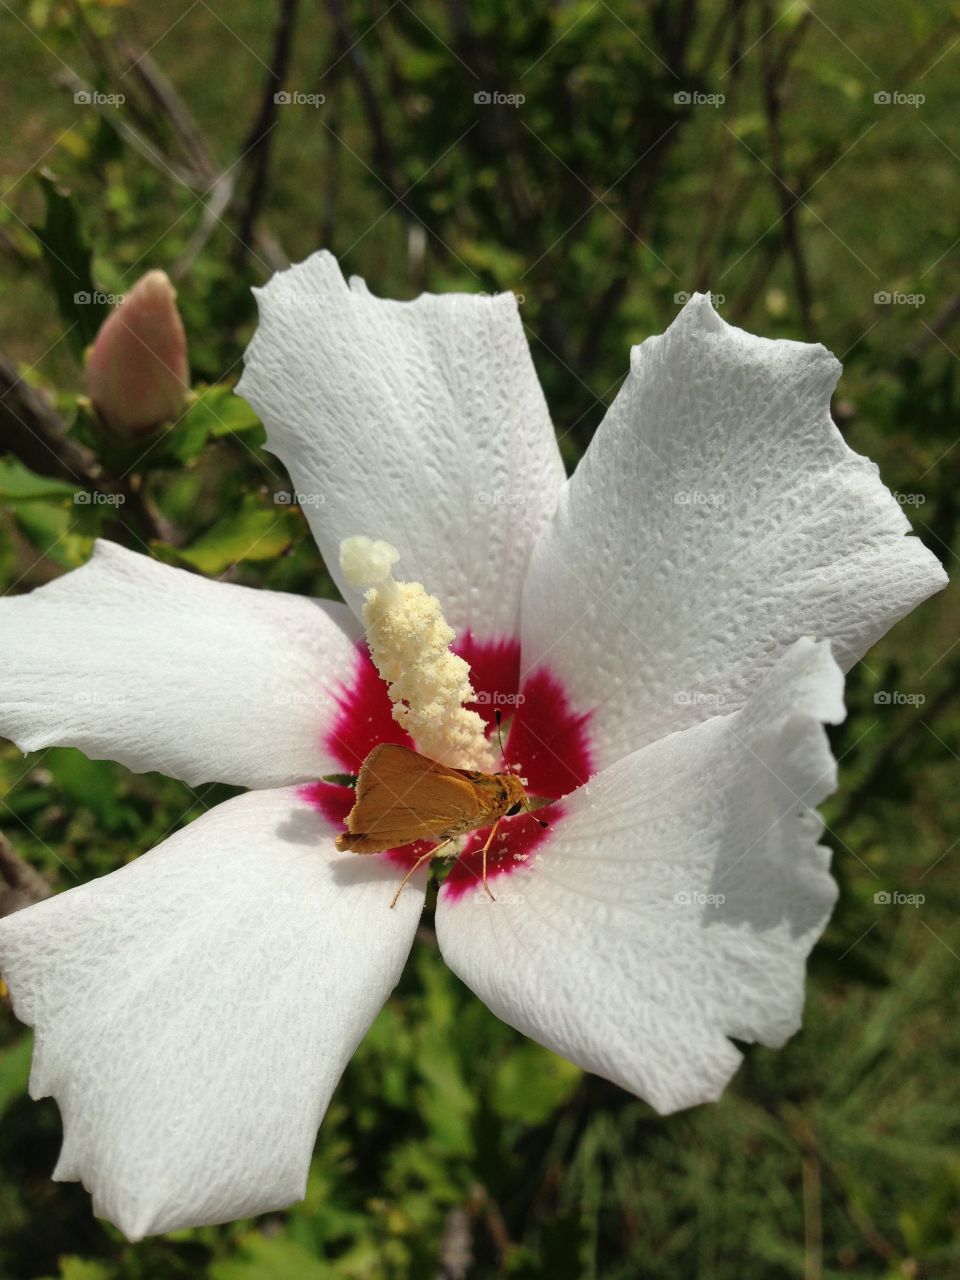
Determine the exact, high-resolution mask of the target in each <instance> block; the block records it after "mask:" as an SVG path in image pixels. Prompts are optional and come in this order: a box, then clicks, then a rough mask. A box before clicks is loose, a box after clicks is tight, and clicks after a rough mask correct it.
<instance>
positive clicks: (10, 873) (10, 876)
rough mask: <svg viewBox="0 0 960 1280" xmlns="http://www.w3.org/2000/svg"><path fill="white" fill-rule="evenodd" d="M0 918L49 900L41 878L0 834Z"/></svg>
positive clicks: (45, 886) (47, 890) (47, 888)
mask: <svg viewBox="0 0 960 1280" xmlns="http://www.w3.org/2000/svg"><path fill="white" fill-rule="evenodd" d="M0 882H2V883H0V916H10V915H13V913H14V911H19V910H20V909H21V908H22V907H31V906H33V904H34V903H35V902H42V901H43V899H44V898H49V897H50V893H51V889H50V886H49V885H48V884H47V882H46V880H44V878H43V876H42V875H41V874H40V872H39V871H37V870H36V869H35V868H34V867H31V866H30V864H29V863H28V862H24V860H23V858H21V857H20V855H19V854H18V853H17V851H16V849H14V847H13V845H12V844H11V843H10V841H9V840H8V839H7V837H6V836H5V835H4V834H3V833H2V832H0Z"/></svg>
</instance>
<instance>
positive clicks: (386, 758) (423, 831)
mask: <svg viewBox="0 0 960 1280" xmlns="http://www.w3.org/2000/svg"><path fill="white" fill-rule="evenodd" d="M480 811H481V807H480V802H479V800H478V798H477V794H476V788H475V787H474V785H473V783H472V782H471V781H470V776H469V774H466V773H463V772H461V771H460V770H459V769H451V768H449V767H448V766H447V765H443V764H438V763H437V761H436V760H430V759H429V758H428V757H427V756H422V755H419V754H418V753H417V752H416V751H410V750H408V749H407V748H406V747H401V746H397V745H396V744H395V743H390V742H383V743H381V744H380V745H379V746H378V747H374V749H373V750H372V751H371V752H370V754H369V755H368V756H367V758H366V760H365V761H364V762H363V764H362V765H361V766H360V774H359V776H358V778H357V798H356V801H355V802H354V806H353V808H352V809H351V810H350V812H349V813H348V814H347V821H346V827H347V833H345V834H344V835H341V836H338V837H337V848H338V849H342V850H351V851H352V852H354V853H380V852H381V851H382V850H384V849H394V848H396V847H397V846H399V845H404V844H410V843H411V842H412V841H414V840H436V839H438V838H439V837H441V836H443V835H446V834H447V833H448V832H450V831H451V830H460V831H469V830H470V828H471V827H472V826H474V825H476V822H477V820H478V818H479V817H480Z"/></svg>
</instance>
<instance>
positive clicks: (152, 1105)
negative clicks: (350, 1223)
mask: <svg viewBox="0 0 960 1280" xmlns="http://www.w3.org/2000/svg"><path fill="white" fill-rule="evenodd" d="M333 835H334V832H333V829H332V827H331V826H330V824H329V823H328V822H327V821H326V820H325V819H323V818H321V817H320V816H319V815H318V814H316V813H315V812H314V811H313V809H311V808H310V806H309V805H308V804H307V803H306V802H305V801H304V800H303V799H301V798H299V797H298V795H297V793H296V792H295V791H294V790H293V789H284V790H278V791H260V792H248V793H247V794H245V795H242V796H238V797H237V798H236V799H234V800H229V801H227V802H226V804H223V805H220V806H219V807H218V808H216V809H213V810H211V811H210V812H209V813H208V814H206V815H205V816H204V817H202V818H200V819H198V820H197V821H196V822H194V823H193V824H191V825H190V826H188V827H186V828H185V829H184V830H182V831H179V832H178V833H177V834H176V835H174V836H172V837H171V838H170V839H169V840H166V841H164V843H163V844H161V845H158V846H157V848H156V849H153V850H152V851H151V852H150V853H147V854H145V855H144V856H143V857H142V858H139V859H137V860H136V861H135V862H132V863H131V864H130V865H129V866H127V867H124V868H123V869H122V870H120V871H116V872H114V873H113V874H112V875H109V876H106V877H104V878H103V879H102V880H97V881H94V882H92V883H90V884H87V885H83V886H82V887H80V888H78V889H72V890H70V891H69V892H68V893H64V894H61V895H60V896H58V897H56V898H51V899H50V900H48V901H47V902H43V903H40V904H39V905H38V906H36V907H29V908H27V909H26V910H24V911H20V912H17V913H16V914H14V915H12V916H9V917H8V918H7V919H5V920H3V921H0V968H2V971H3V974H4V977H5V979H6V981H7V983H8V984H9V986H10V990H11V993H12V996H13V1001H14V1009H15V1011H16V1013H17V1016H18V1017H20V1018H22V1019H23V1020H24V1021H25V1022H27V1023H29V1024H30V1025H31V1026H33V1027H35V1028H36V1033H37V1036H36V1048H35V1051H34V1063H33V1073H32V1076H31V1082H30V1092H31V1094H32V1096H33V1097H35V1098H42V1097H46V1096H48V1095H53V1096H54V1097H55V1098H56V1100H57V1102H58V1103H59V1106H60V1111H61V1114H62V1116H63V1126H64V1141H63V1149H62V1152H61V1155H60V1160H59V1163H58V1165H57V1169H56V1172H55V1174H54V1177H55V1178H57V1179H58V1180H60V1181H76V1180H80V1181H82V1182H83V1184H84V1186H86V1187H87V1189H88V1190H89V1191H91V1192H92V1194H93V1197H94V1209H95V1211H96V1212H97V1214H99V1215H100V1216H102V1217H105V1218H108V1219H109V1220H110V1221H111V1222H114V1223H116V1225H117V1226H119V1227H120V1228H121V1230H122V1231H123V1232H124V1233H125V1234H126V1235H127V1236H128V1237H129V1238H130V1239H131V1240H136V1239H139V1238H140V1237H142V1236H144V1235H150V1234H154V1233H156V1232H161V1231H172V1230H175V1229H178V1228H180V1227H186V1226H199V1225H202V1224H205V1223H213V1222H224V1221H227V1220H229V1219H233V1218H240V1217H246V1216H247V1215H249V1214H254V1213H263V1212H265V1211H266V1210H269V1209H277V1208H281V1207H283V1206H284V1205H288V1204H290V1203H291V1202H292V1201H294V1200H296V1199H298V1198H300V1197H301V1196H302V1195H303V1191H304V1185H305V1180H306V1176H307V1169H308V1166H309V1162H310V1156H311V1152H312V1150H313V1144H314V1139H315V1137H316V1131H317V1126H318V1125H319V1123H320V1120H321V1118H322V1116H323V1113H324V1111H325V1109H326V1107H327V1103H328V1102H329V1099H330V1095H331V1093H332V1092H333V1089H334V1087H335V1085H336V1083H337V1081H338V1079H339V1078H340V1075H341V1073H342V1071H343V1069H344V1066H345V1065H346V1063H347V1061H348V1060H349V1058H350V1056H351V1054H352V1053H353V1051H354V1049H355V1048H356V1046H357V1044H358V1042H359V1041H360V1039H361V1037H362V1036H363V1035H364V1033H365V1032H366V1030H367V1028H368V1027H369V1025H370V1023H371V1022H372V1020H373V1018H374V1017H375V1016H376V1014H377V1012H378V1010H379V1009H380V1008H381V1006H382V1004H383V1002H384V1000H385V999H386V998H387V996H388V995H389V993H390V991H391V990H392V989H393V987H394V985H395V984H396V981H397V979H398V977H399V975H400V971H401V969H402V967H403V964H404V961H405V959H406V956H407V953H408V951H409V949H410V945H411V942H412V940H413V935H414V932H415V930H416V927H417V921H418V919H419V917H420V911H421V908H422V905H423V885H424V876H423V873H420V874H419V875H418V877H417V879H416V881H415V882H411V884H408V885H407V887H406V888H405V889H404V891H403V893H402V894H401V895H400V899H399V901H398V903H397V906H396V908H395V909H394V910H392V911H391V910H390V905H389V904H390V899H391V897H392V896H393V893H394V890H395V888H396V884H397V882H398V877H399V875H400V874H401V873H400V872H399V871H398V869H397V867H396V866H394V865H393V864H391V863H390V862H388V861H384V860H383V859H380V858H359V857H357V856H355V855H349V854H348V855H342V854H338V853H337V852H336V851H335V849H334V847H333Z"/></svg>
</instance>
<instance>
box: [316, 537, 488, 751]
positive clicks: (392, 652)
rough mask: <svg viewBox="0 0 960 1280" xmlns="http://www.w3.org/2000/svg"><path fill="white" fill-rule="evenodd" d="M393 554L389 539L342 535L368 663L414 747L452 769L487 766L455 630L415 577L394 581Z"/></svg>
mask: <svg viewBox="0 0 960 1280" xmlns="http://www.w3.org/2000/svg"><path fill="white" fill-rule="evenodd" d="M399 558H400V555H399V552H398V551H397V550H396V548H394V547H392V546H391V545H390V544H389V543H388V542H379V541H374V540H372V539H370V538H360V537H356V538H347V539H345V540H344V541H343V542H342V543H341V544H340V566H341V568H342V569H343V572H344V574H345V576H346V578H347V581H348V582H349V583H350V585H351V586H353V587H356V588H357V589H358V590H362V591H364V600H363V622H364V626H365V627H366V631H367V644H368V645H369V647H370V656H371V657H372V659H373V662H374V665H375V666H376V668H377V670H378V671H379V672H380V675H381V677H382V678H383V680H384V681H386V684H387V689H388V692H389V694H390V701H391V702H392V703H393V718H394V720H396V721H397V723H398V724H400V725H402V726H403V728H404V729H406V731H407V732H408V733H409V734H410V736H411V738H413V740H414V742H415V743H416V745H417V749H418V750H419V751H421V752H422V753H423V754H424V755H427V756H430V757H431V759H433V760H439V761H440V762H441V763H442V764H448V765H453V766H454V767H455V768H458V769H481V770H483V771H484V772H491V771H492V770H493V767H494V763H495V757H494V754H493V752H492V750H491V749H490V746H489V744H488V743H487V740H486V734H485V725H484V722H483V719H482V718H481V717H480V716H479V715H477V713H476V712H475V711H468V710H467V707H466V704H467V703H468V702H472V701H473V700H474V697H475V694H474V690H473V687H472V685H471V684H470V667H469V665H468V664H467V662H465V661H464V659H463V658H461V657H460V656H459V655H458V654H456V653H454V652H453V651H452V650H451V648H450V645H451V644H452V642H453V640H454V639H455V638H456V633H455V632H454V630H453V628H452V627H451V626H450V625H449V623H448V622H447V621H446V619H445V618H444V616H443V611H442V609H441V607H440V601H439V600H438V599H437V598H436V596H432V595H430V594H429V593H428V592H427V590H426V588H425V587H424V586H423V585H422V584H421V583H419V582H397V581H396V580H395V579H394V577H393V574H392V572H391V571H392V568H393V565H394V564H395V563H396V562H397V560H399Z"/></svg>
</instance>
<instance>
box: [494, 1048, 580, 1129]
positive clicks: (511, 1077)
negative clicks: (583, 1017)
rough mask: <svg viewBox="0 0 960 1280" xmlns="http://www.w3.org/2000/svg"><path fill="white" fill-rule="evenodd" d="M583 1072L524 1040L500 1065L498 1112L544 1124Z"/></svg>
mask: <svg viewBox="0 0 960 1280" xmlns="http://www.w3.org/2000/svg"><path fill="white" fill-rule="evenodd" d="M582 1074H583V1073H582V1072H581V1070H580V1068H579V1067H575V1066H574V1065H573V1063H571V1062H566V1061H564V1059H563V1058H558V1057H557V1056H556V1054H554V1053H550V1052H549V1050H547V1049H542V1048H541V1047H540V1045H538V1044H532V1043H527V1044H522V1045H520V1046H519V1047H518V1048H516V1049H514V1051H513V1052H512V1053H511V1054H510V1055H509V1056H508V1057H507V1058H505V1059H504V1060H503V1061H502V1062H501V1063H500V1064H499V1066H498V1067H497V1070H496V1072H495V1074H494V1077H493V1087H492V1090H491V1102H492V1103H493V1108H494V1110H495V1111H496V1112H497V1114H498V1115H501V1116H503V1117H504V1119H507V1120H522V1121H523V1122H524V1124H543V1122H544V1121H545V1120H548V1119H549V1118H550V1116H551V1115H552V1114H553V1112H554V1111H556V1110H557V1109H558V1107H562V1106H563V1104H564V1103H565V1102H567V1101H568V1099H569V1098H570V1096H571V1095H572V1093H573V1091H574V1089H576V1087H577V1085H578V1084H579V1083H580V1077H581V1075H582Z"/></svg>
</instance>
